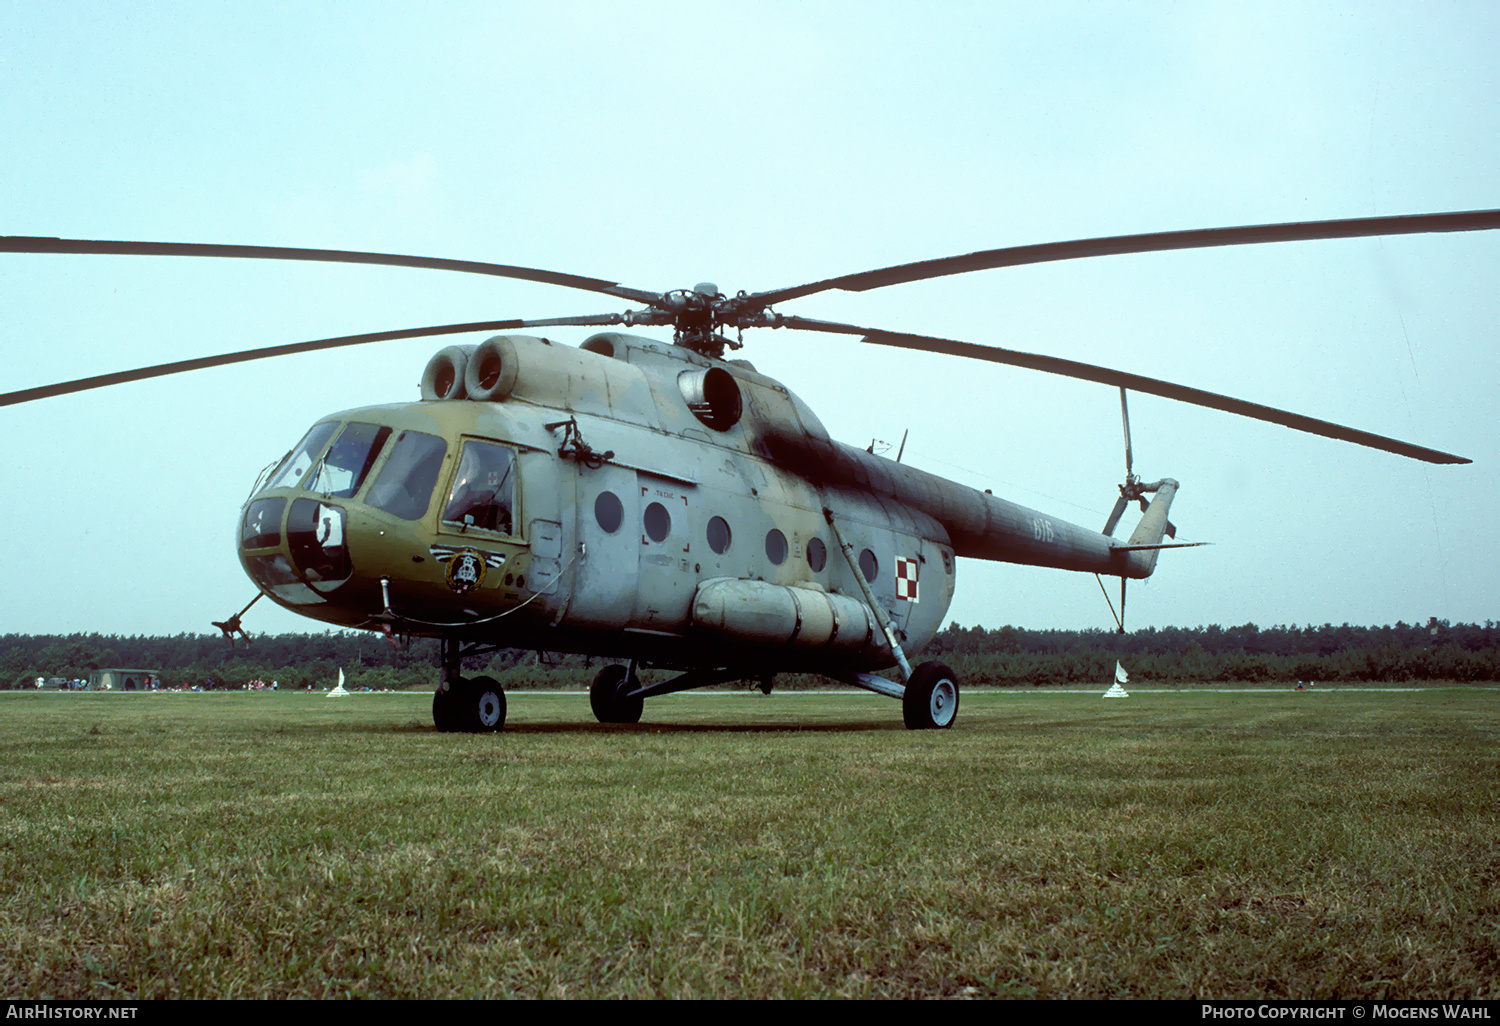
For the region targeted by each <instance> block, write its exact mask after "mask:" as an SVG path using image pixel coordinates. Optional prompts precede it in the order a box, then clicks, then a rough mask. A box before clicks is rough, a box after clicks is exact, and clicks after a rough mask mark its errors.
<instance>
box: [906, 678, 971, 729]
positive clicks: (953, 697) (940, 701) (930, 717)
mask: <svg viewBox="0 0 1500 1026" xmlns="http://www.w3.org/2000/svg"><path fill="white" fill-rule="evenodd" d="M901 715H902V717H903V718H904V719H905V720H906V729H907V730H946V729H947V728H949V727H951V726H953V721H954V720H956V719H957V718H958V680H957V678H955V677H954V676H953V671H952V670H950V669H948V667H946V666H944V665H943V664H942V663H923V664H922V665H921V666H918V667H917V668H916V670H915V671H913V673H912V675H911V680H909V681H907V682H906V694H905V695H903V696H902V698H901Z"/></svg>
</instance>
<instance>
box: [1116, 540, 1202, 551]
mask: <svg viewBox="0 0 1500 1026" xmlns="http://www.w3.org/2000/svg"><path fill="white" fill-rule="evenodd" d="M1212 544H1213V542H1160V543H1158V544H1156V545H1111V546H1110V549H1111V551H1114V552H1147V551H1153V552H1154V551H1155V550H1157V549H1196V548H1197V547H1198V546H1200V545H1212Z"/></svg>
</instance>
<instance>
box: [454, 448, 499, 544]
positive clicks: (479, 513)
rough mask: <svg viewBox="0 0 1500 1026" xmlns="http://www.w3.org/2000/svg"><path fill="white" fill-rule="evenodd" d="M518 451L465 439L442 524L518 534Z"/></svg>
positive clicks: (466, 528) (464, 528)
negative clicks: (516, 472) (516, 518)
mask: <svg viewBox="0 0 1500 1026" xmlns="http://www.w3.org/2000/svg"><path fill="white" fill-rule="evenodd" d="M515 466H516V454H515V451H514V450H512V449H510V448H509V447H508V446H504V445H495V444H494V443H492V442H465V443H464V454H463V458H462V459H461V460H459V463H458V474H457V476H456V477H454V479H453V491H452V493H451V495H450V497H449V499H448V505H447V506H445V507H443V523H445V524H455V525H457V526H458V527H460V528H461V529H463V530H468V529H469V528H471V527H472V528H477V529H479V530H481V531H498V532H499V533H501V534H514V533H515V508H516V476H515V474H514V473H513V471H514V470H515Z"/></svg>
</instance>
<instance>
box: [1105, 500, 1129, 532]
mask: <svg viewBox="0 0 1500 1026" xmlns="http://www.w3.org/2000/svg"><path fill="white" fill-rule="evenodd" d="M1128 505H1130V500H1129V499H1127V498H1126V497H1125V496H1124V495H1123V494H1122V495H1121V496H1120V497H1119V498H1118V499H1116V500H1115V508H1114V509H1113V510H1111V511H1110V514H1109V520H1107V521H1106V522H1105V524H1104V533H1105V534H1111V535H1112V534H1114V533H1115V525H1117V524H1118V523H1119V522H1120V516H1121V515H1122V514H1123V513H1124V512H1125V507H1126V506H1128Z"/></svg>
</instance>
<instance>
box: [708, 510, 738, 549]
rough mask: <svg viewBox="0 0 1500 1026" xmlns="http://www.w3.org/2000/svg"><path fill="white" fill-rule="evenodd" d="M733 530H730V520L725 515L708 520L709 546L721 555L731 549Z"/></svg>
mask: <svg viewBox="0 0 1500 1026" xmlns="http://www.w3.org/2000/svg"><path fill="white" fill-rule="evenodd" d="M732 537H733V532H731V531H730V530H729V521H727V520H725V519H724V518H723V517H714V518H713V519H711V520H710V521H709V522H708V547H709V548H711V549H713V550H714V551H715V552H717V553H718V554H719V555H721V556H722V555H724V553H726V552H728V551H729V542H730V539H731V538H732Z"/></svg>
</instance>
